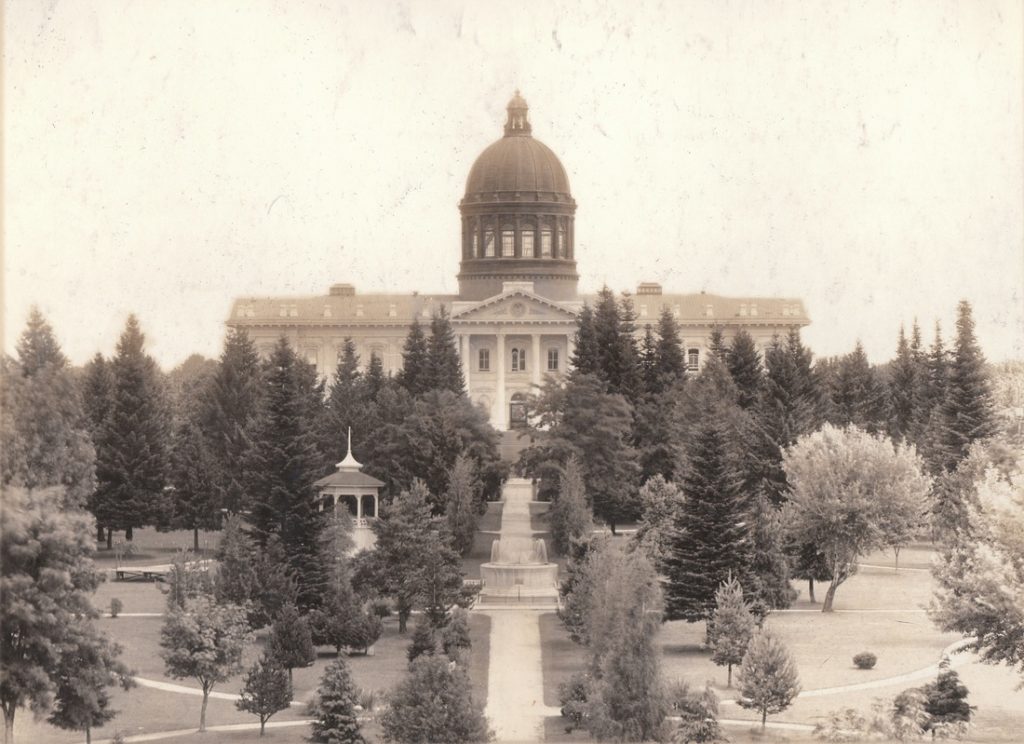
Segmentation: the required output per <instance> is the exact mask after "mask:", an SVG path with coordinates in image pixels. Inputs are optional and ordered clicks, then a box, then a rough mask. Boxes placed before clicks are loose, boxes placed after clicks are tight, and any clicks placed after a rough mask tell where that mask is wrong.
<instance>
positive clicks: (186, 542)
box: [93, 527, 220, 568]
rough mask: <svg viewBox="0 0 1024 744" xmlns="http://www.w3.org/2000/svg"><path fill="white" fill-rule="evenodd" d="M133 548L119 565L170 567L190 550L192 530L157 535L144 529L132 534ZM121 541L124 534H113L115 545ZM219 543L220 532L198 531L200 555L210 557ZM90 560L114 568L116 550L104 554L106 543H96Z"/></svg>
mask: <svg viewBox="0 0 1024 744" xmlns="http://www.w3.org/2000/svg"><path fill="white" fill-rule="evenodd" d="M132 538H133V539H132V545H134V549H135V553H134V554H133V555H131V556H130V557H123V558H122V559H121V562H122V563H130V564H132V565H136V566H147V565H148V566H153V565H159V564H162V563H169V562H170V561H171V560H173V558H174V556H175V554H176V553H177V552H178V551H179V550H182V549H185V550H192V530H172V531H170V532H160V531H158V530H156V529H153V528H152V527H144V528H140V529H137V530H135V531H134V534H133V536H132ZM123 540H124V533H123V532H122V533H114V543H115V544H116V543H117V542H118V541H123ZM219 542H220V531H210V532H208V531H205V530H200V531H199V554H200V555H202V556H204V557H210V556H212V555H213V553H214V552H215V551H216V549H217V544H218V543H219ZM93 560H95V561H96V564H97V565H98V566H99V567H101V568H113V567H114V565H115V564H116V562H117V550H116V548H112V549H110V550H107V543H106V542H105V541H104V542H97V543H96V554H95V555H94V556H93Z"/></svg>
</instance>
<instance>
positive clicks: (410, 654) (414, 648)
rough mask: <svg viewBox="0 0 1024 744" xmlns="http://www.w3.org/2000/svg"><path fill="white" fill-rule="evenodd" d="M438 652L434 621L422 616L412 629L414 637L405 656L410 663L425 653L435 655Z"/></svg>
mask: <svg viewBox="0 0 1024 744" xmlns="http://www.w3.org/2000/svg"><path fill="white" fill-rule="evenodd" d="M436 653H437V635H436V632H435V629H434V625H433V623H431V622H430V621H429V620H427V618H426V617H422V618H421V619H420V621H419V622H418V623H416V627H415V628H413V631H412V639H411V641H410V643H409V649H408V650H407V651H406V653H405V657H406V658H407V659H408V660H409V663H410V664H411V663H412V662H414V661H416V659H418V658H419V657H421V656H423V655H427V656H433V655H434V654H436Z"/></svg>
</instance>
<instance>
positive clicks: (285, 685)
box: [235, 657, 292, 736]
mask: <svg viewBox="0 0 1024 744" xmlns="http://www.w3.org/2000/svg"><path fill="white" fill-rule="evenodd" d="M291 703H292V680H291V669H289V670H288V673H287V674H286V673H285V671H284V669H282V668H281V666H279V665H278V664H276V663H275V662H274V661H273V660H271V659H269V658H267V657H263V658H262V659H260V660H258V661H257V662H256V663H255V664H253V665H252V666H251V667H250V668H249V671H248V672H247V673H246V675H245V682H244V683H243V684H242V694H241V695H240V696H239V699H238V700H237V701H236V702H235V707H236V708H238V710H241V711H244V712H245V713H252V714H253V715H256V716H258V717H259V719H260V736H263V732H264V729H265V728H266V725H267V721H269V720H270V717H271V716H273V715H274V714H275V713H277V712H279V711H282V710H287V709H288V706H289V705H291Z"/></svg>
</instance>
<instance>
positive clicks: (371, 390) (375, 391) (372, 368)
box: [365, 352, 388, 402]
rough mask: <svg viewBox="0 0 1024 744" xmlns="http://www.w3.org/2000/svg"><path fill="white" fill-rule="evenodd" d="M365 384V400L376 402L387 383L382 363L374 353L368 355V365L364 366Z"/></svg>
mask: <svg viewBox="0 0 1024 744" xmlns="http://www.w3.org/2000/svg"><path fill="white" fill-rule="evenodd" d="M365 382H366V398H367V400H368V401H373V402H376V400H377V396H378V395H379V394H380V391H381V390H382V389H383V388H384V386H385V385H387V383H388V378H387V375H385V374H384V362H382V361H381V358H380V357H379V356H377V354H376V352H373V353H371V354H370V363H369V364H368V365H367V366H366V375H365Z"/></svg>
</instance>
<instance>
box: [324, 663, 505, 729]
mask: <svg viewBox="0 0 1024 744" xmlns="http://www.w3.org/2000/svg"><path fill="white" fill-rule="evenodd" d="M388 701H389V703H390V705H389V707H388V710H387V711H385V712H384V714H383V715H382V716H381V718H380V723H381V727H382V728H383V729H384V739H385V741H392V742H438V741H443V742H448V743H449V744H469V743H470V742H484V741H490V740H491V739H492V738H493V737H494V734H493V733H492V732H491V731H489V730H488V728H487V719H486V718H485V717H484V713H483V706H482V705H481V704H480V703H478V702H477V701H476V700H474V699H473V694H472V686H471V685H470V681H469V674H468V673H467V672H466V670H465V669H464V668H463V667H461V666H459V665H458V664H451V663H450V662H449V661H448V660H447V659H445V658H444V657H442V656H428V657H424V658H420V659H417V660H416V661H415V662H413V664H412V669H411V671H410V673H409V676H408V677H406V678H405V679H404V680H403V681H402V682H400V683H399V684H398V685H397V686H396V687H395V688H394V689H393V690H392V691H391V692H390V694H389V695H388ZM342 741H344V739H342Z"/></svg>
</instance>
